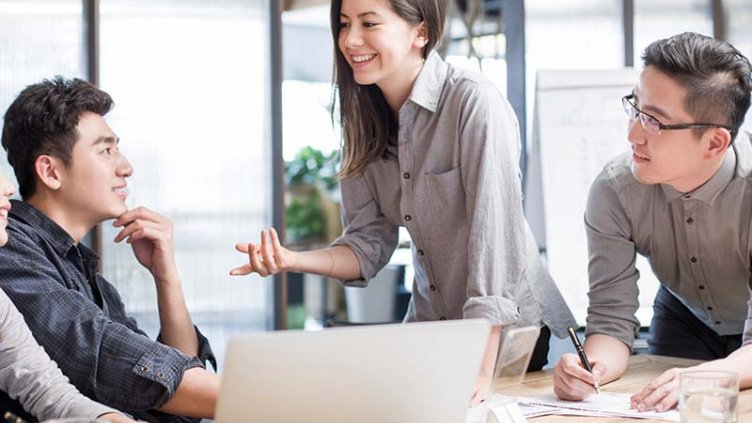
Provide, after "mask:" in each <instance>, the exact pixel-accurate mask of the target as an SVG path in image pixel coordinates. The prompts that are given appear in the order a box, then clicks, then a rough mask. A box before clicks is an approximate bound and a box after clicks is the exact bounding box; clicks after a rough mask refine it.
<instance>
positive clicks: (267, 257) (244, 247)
mask: <svg viewBox="0 0 752 423" xmlns="http://www.w3.org/2000/svg"><path fill="white" fill-rule="evenodd" d="M235 249H236V250H238V251H239V252H241V253H243V254H247V255H248V263H247V264H244V265H242V266H240V267H236V268H234V269H232V270H231V271H230V275H232V276H239V275H248V274H250V273H253V272H256V273H258V274H259V275H260V276H269V275H274V274H277V273H280V272H287V271H289V270H292V269H293V267H292V266H293V265H294V259H295V252H293V251H290V250H288V249H287V248H285V247H283V246H282V245H281V244H280V243H279V236H277V231H276V230H274V228H271V229H269V230H262V231H261V244H254V243H252V242H249V243H248V244H242V243H240V244H235Z"/></svg>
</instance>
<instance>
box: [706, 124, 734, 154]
mask: <svg viewBox="0 0 752 423" xmlns="http://www.w3.org/2000/svg"><path fill="white" fill-rule="evenodd" d="M707 136H708V137H710V138H709V139H708V149H707V154H708V158H710V157H713V156H717V155H722V154H725V153H726V149H727V148H728V147H730V146H731V132H730V131H729V130H728V129H726V128H712V130H711V131H709V133H708V134H707Z"/></svg>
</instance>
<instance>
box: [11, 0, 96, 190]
mask: <svg viewBox="0 0 752 423" xmlns="http://www.w3.org/2000/svg"><path fill="white" fill-rule="evenodd" d="M83 22H84V19H83V8H82V2H81V0H27V1H18V0H0V52H2V54H0V117H1V116H2V115H4V114H5V111H6V110H7V109H8V106H10V103H11V102H12V101H13V100H14V99H15V98H16V96H17V95H18V93H19V92H20V91H21V90H23V89H24V88H25V87H26V86H27V85H30V84H33V83H36V82H40V81H41V80H42V79H44V78H52V77H53V76H55V75H63V76H65V77H68V78H71V77H79V78H81V77H84V76H85V75H84V74H85V69H86V68H85V66H84V59H85V54H84V51H83V45H84V41H83V39H84V35H83V31H84V30H83ZM0 152H1V154H0V155H2V156H3V158H2V159H0V171H1V172H3V173H4V174H5V175H7V176H8V177H9V178H11V180H12V181H13V182H14V183H15V177H14V176H13V170H12V169H11V167H10V165H9V164H8V163H7V160H6V158H5V152H4V151H0Z"/></svg>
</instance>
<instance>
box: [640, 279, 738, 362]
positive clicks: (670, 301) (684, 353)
mask: <svg viewBox="0 0 752 423" xmlns="http://www.w3.org/2000/svg"><path fill="white" fill-rule="evenodd" d="M741 345H742V335H741V334H739V335H725V336H724V335H718V334H717V333H716V332H715V331H714V330H713V329H711V328H709V327H708V326H707V325H706V324H705V323H703V322H702V321H701V320H700V319H698V318H697V317H695V315H694V314H692V312H691V311H689V310H688V309H687V307H685V306H684V304H682V303H681V302H680V301H679V300H677V299H676V297H674V295H673V294H672V293H671V292H669V291H668V290H667V289H666V288H664V287H663V286H661V287H660V289H659V290H658V294H656V296H655V301H654V302H653V321H652V322H651V323H650V339H649V340H648V352H649V353H650V354H656V355H665V356H670V357H681V358H692V359H696V360H715V359H719V358H724V357H726V356H728V355H729V354H731V353H732V352H734V351H736V350H737V349H739V347H741Z"/></svg>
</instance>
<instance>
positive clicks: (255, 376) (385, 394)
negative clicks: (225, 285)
mask: <svg viewBox="0 0 752 423" xmlns="http://www.w3.org/2000/svg"><path fill="white" fill-rule="evenodd" d="M489 333H490V325H489V324H488V322H486V321H485V320H456V321H446V322H428V323H410V324H396V325H379V326H366V327H346V328H334V329H327V330H325V331H320V332H301V331H285V332H265V333H259V334H253V335H244V336H241V337H238V338H234V339H232V340H231V341H230V343H229V345H228V348H227V356H226V361H225V368H224V374H223V377H222V387H221V390H220V394H219V402H218V404H217V412H216V420H215V421H216V422H217V423H241V422H242V423H246V422H247V423H370V422H373V423H377V422H378V423H408V422H409V423H420V422H426V423H458V422H463V421H464V419H465V415H466V413H467V407H468V404H469V401H470V396H471V394H472V388H473V385H474V384H475V380H476V378H477V376H478V372H479V370H480V366H481V361H482V358H483V352H484V350H485V346H486V341H487V339H488V334H489Z"/></svg>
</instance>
